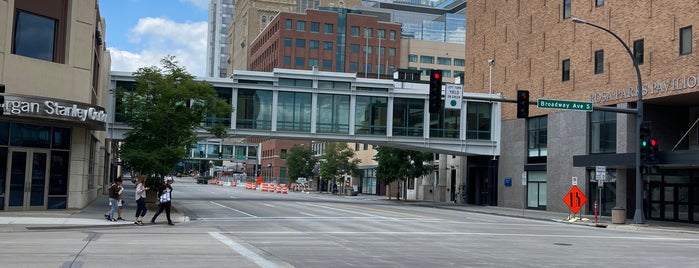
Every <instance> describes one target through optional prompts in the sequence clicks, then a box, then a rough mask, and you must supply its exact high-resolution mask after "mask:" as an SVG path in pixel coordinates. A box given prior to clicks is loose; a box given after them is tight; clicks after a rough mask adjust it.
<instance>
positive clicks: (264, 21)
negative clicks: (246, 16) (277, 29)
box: [260, 16, 267, 25]
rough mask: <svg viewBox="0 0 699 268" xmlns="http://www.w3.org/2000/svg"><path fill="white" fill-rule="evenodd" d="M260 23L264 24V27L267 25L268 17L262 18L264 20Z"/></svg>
mask: <svg viewBox="0 0 699 268" xmlns="http://www.w3.org/2000/svg"><path fill="white" fill-rule="evenodd" d="M260 22H262V24H263V25H264V24H265V23H267V16H262V20H260Z"/></svg>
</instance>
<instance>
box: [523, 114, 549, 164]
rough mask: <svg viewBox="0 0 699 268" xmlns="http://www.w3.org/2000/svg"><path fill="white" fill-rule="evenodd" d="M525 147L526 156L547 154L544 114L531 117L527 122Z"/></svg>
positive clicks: (546, 120) (546, 127) (546, 121)
mask: <svg viewBox="0 0 699 268" xmlns="http://www.w3.org/2000/svg"><path fill="white" fill-rule="evenodd" d="M527 123H528V125H527V133H528V139H527V148H528V151H529V152H528V154H527V156H528V157H542V156H546V154H547V147H546V144H547V136H548V134H547V129H548V118H547V117H546V116H540V117H532V118H530V119H529V122H527Z"/></svg>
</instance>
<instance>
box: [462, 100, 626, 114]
mask: <svg viewBox="0 0 699 268" xmlns="http://www.w3.org/2000/svg"><path fill="white" fill-rule="evenodd" d="M463 99H465V100H483V101H493V102H507V103H517V99H503V98H488V97H477V96H464V97H463ZM529 104H534V105H536V101H532V100H529ZM593 110H594V111H605V112H614V113H622V114H636V113H638V112H637V111H636V109H631V108H618V107H608V106H593Z"/></svg>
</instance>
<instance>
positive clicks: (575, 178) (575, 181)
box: [571, 177, 578, 185]
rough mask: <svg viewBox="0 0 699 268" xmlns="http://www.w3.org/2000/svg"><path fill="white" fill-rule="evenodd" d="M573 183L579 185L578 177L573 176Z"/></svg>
mask: <svg viewBox="0 0 699 268" xmlns="http://www.w3.org/2000/svg"><path fill="white" fill-rule="evenodd" d="M571 180H572V183H573V185H578V177H573V178H571Z"/></svg>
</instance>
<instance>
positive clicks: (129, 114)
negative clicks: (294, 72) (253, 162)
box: [116, 56, 232, 178]
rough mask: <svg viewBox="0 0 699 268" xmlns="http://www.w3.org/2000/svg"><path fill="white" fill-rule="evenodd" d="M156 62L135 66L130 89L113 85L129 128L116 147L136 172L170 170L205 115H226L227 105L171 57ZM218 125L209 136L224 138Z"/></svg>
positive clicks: (178, 160) (212, 90)
mask: <svg viewBox="0 0 699 268" xmlns="http://www.w3.org/2000/svg"><path fill="white" fill-rule="evenodd" d="M160 62H161V64H162V65H163V67H162V69H161V68H159V67H156V66H153V67H143V68H139V69H138V71H136V72H135V73H134V75H135V77H136V88H135V89H134V90H133V91H129V90H125V89H122V88H119V89H117V91H116V93H117V97H118V98H119V99H120V100H121V102H122V103H121V105H122V108H123V109H122V110H123V111H124V120H125V123H126V124H128V125H129V126H130V127H131V128H132V130H130V131H129V132H127V133H126V134H125V135H124V141H123V144H122V145H121V148H120V150H119V156H120V158H121V159H122V160H123V161H124V162H125V164H126V165H128V166H129V167H132V168H133V169H134V170H136V171H138V172H140V173H141V174H149V175H151V174H154V175H160V177H161V178H162V177H163V176H164V175H166V174H169V173H170V172H172V171H173V170H174V169H175V167H176V164H177V163H178V162H180V161H182V158H183V157H184V156H185V155H186V154H187V148H188V147H189V146H190V145H192V144H194V143H196V140H197V135H196V130H197V129H198V128H200V127H201V122H203V121H204V119H205V118H206V116H210V115H216V116H223V115H230V113H231V112H232V108H231V106H230V105H229V104H227V103H226V102H225V101H224V100H222V99H220V98H218V95H217V93H216V90H215V89H214V88H213V87H212V86H211V85H210V84H208V83H206V82H201V81H195V80H194V76H192V75H190V74H189V73H187V71H186V70H185V69H184V67H181V66H178V65H177V62H176V61H175V57H174V56H167V57H165V58H163V59H162V60H161V61H160ZM222 129H224V130H225V128H223V127H222V126H221V125H220V124H214V126H213V127H211V128H210V129H208V130H209V131H210V132H211V133H212V134H213V135H214V136H217V137H223V136H224V135H225V131H221V130H222Z"/></svg>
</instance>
